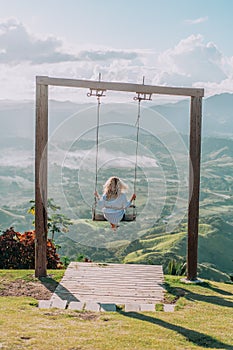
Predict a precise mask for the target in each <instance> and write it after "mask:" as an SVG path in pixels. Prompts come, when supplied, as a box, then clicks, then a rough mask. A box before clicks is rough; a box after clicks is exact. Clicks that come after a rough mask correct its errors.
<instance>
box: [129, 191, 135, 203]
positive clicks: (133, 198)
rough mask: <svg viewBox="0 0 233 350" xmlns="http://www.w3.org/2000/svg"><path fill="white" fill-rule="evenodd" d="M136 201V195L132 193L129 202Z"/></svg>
mask: <svg viewBox="0 0 233 350" xmlns="http://www.w3.org/2000/svg"><path fill="white" fill-rule="evenodd" d="M135 199H136V194H135V193H134V194H133V195H132V197H131V199H130V202H132V201H134V200H135Z"/></svg>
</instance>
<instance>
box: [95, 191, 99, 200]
mask: <svg viewBox="0 0 233 350" xmlns="http://www.w3.org/2000/svg"><path fill="white" fill-rule="evenodd" d="M94 196H95V197H96V198H98V199H99V198H100V196H99V193H98V192H97V191H95V192H94Z"/></svg>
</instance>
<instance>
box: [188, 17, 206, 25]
mask: <svg viewBox="0 0 233 350" xmlns="http://www.w3.org/2000/svg"><path fill="white" fill-rule="evenodd" d="M207 21H208V16H205V17H199V18H196V19H186V20H185V23H188V24H200V23H203V22H207Z"/></svg>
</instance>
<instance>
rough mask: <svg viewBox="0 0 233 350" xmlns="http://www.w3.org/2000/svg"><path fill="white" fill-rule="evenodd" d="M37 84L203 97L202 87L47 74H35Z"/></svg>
mask: <svg viewBox="0 0 233 350" xmlns="http://www.w3.org/2000/svg"><path fill="white" fill-rule="evenodd" d="M36 79H37V80H36V81H37V84H42V85H53V86H64V87H73V88H87V89H93V90H102V91H106V90H111V91H124V92H135V93H142V94H162V95H176V96H196V97H203V96H204V89H201V88H180V87H169V86H156V85H144V84H130V83H118V82H104V81H94V80H84V79H65V78H52V77H47V76H37V77H36Z"/></svg>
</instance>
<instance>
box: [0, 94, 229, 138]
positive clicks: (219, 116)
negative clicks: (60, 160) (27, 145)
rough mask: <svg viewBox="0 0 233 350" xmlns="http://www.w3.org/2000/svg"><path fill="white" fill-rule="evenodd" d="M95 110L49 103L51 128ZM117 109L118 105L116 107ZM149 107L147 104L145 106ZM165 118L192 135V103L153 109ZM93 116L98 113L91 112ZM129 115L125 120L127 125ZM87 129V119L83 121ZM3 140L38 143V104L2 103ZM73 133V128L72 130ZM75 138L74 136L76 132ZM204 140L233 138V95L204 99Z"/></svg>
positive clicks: (0, 135) (58, 102)
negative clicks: (76, 114) (36, 140)
mask: <svg viewBox="0 0 233 350" xmlns="http://www.w3.org/2000/svg"><path fill="white" fill-rule="evenodd" d="M91 106H93V108H94V107H95V104H94V103H90V104H76V103H73V102H70V101H56V100H50V101H49V127H50V133H51V132H52V131H53V130H55V128H56V127H57V126H58V125H59V124H60V123H62V122H63V121H64V120H66V119H67V118H69V117H70V116H71V115H73V114H74V113H78V112H80V111H81V110H83V109H88V108H90V107H91ZM114 106H115V107H114V108H116V104H114ZM145 106H146V104H145ZM149 107H150V108H151V109H152V110H154V111H157V112H159V113H160V114H161V115H162V116H163V117H165V118H166V119H167V120H168V121H169V122H170V123H172V124H173V125H174V127H175V128H176V129H177V130H178V132H180V133H182V134H188V133H189V113H190V111H189V109H190V101H189V100H188V99H187V100H182V101H179V102H175V103H167V104H161V105H151V104H150V105H149ZM90 113H95V110H94V109H93V110H91V112H90ZM109 113H110V115H109V121H111V122H114V120H113V116H114V111H113V110H111V108H109ZM127 113H129V111H127V110H126V111H125V120H126V121H127ZM81 122H82V124H84V125H85V123H86V120H85V118H83V119H81ZM0 124H1V128H0V137H9V136H12V137H24V138H29V139H34V134H35V131H34V128H35V102H34V101H22V102H17V101H10V100H0ZM71 129H72V127H71ZM70 131H71V134H72V130H70ZM202 134H203V136H221V137H222V136H226V137H228V136H229V137H230V136H232V135H233V94H229V93H223V94H219V95H214V96H211V97H208V98H204V99H203V127H202Z"/></svg>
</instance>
